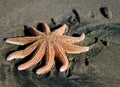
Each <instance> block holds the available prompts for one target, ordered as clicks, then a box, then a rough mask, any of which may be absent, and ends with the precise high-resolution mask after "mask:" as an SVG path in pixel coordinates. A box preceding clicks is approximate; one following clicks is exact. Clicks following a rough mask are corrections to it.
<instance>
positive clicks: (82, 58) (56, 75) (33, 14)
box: [0, 0, 120, 87]
mask: <svg viewBox="0 0 120 87" xmlns="http://www.w3.org/2000/svg"><path fill="white" fill-rule="evenodd" d="M119 4H120V1H119V0H115V1H114V0H101V1H100V0H89V2H88V0H75V1H72V0H66V1H61V0H56V1H49V0H46V1H45V0H40V1H39V0H34V1H33V0H20V1H17V0H9V1H8V0H1V1H0V13H1V14H0V27H1V29H0V30H1V31H0V58H1V61H0V87H26V86H29V87H67V86H69V87H119V86H120V67H119V66H120V43H119V42H120V39H119V38H120V15H119V13H120V10H119V8H120V6H119ZM42 22H46V23H48V24H49V26H50V27H51V28H53V27H55V26H58V25H59V24H64V23H66V24H67V25H68V30H67V31H66V33H65V34H66V35H70V36H78V35H80V34H81V33H82V32H84V33H85V34H86V39H85V41H84V42H82V43H78V44H79V45H88V46H90V50H89V51H88V52H86V53H81V54H67V56H68V58H69V61H70V63H71V66H70V68H69V69H68V70H67V71H66V72H63V73H60V72H59V71H58V68H59V62H58V61H57V60H56V65H55V68H53V69H52V70H51V71H50V72H49V73H47V74H45V75H36V74H35V73H34V71H33V68H34V67H32V68H29V69H27V70H25V71H18V70H17V68H16V66H15V65H16V63H19V62H20V60H13V61H11V62H8V61H6V56H7V55H8V54H9V53H10V52H12V51H15V50H18V49H19V46H16V45H11V44H7V43H5V42H4V38H8V37H14V36H23V35H25V33H24V25H27V24H30V25H33V26H37V25H38V24H39V23H42Z"/></svg>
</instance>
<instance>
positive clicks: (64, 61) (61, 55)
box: [54, 43, 69, 72]
mask: <svg viewBox="0 0 120 87" xmlns="http://www.w3.org/2000/svg"><path fill="white" fill-rule="evenodd" d="M54 49H55V55H56V56H57V57H56V58H57V59H58V60H59V61H60V62H61V63H62V66H61V67H60V72H63V71H65V70H67V69H68V66H69V61H68V59H67V56H66V54H65V52H64V51H63V49H62V47H61V46H60V45H57V44H56V43H54Z"/></svg>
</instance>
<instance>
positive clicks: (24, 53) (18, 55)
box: [7, 41, 39, 61]
mask: <svg viewBox="0 0 120 87" xmlns="http://www.w3.org/2000/svg"><path fill="white" fill-rule="evenodd" d="M38 45H39V44H38V41H36V42H35V43H33V44H31V45H30V46H28V47H27V48H25V49H24V50H20V51H15V52H13V53H11V54H10V55H9V56H8V57H7V60H8V61H10V60H12V59H18V58H24V57H26V56H28V55H29V54H31V53H32V52H33V51H34V50H35V49H36V48H37V46H38Z"/></svg>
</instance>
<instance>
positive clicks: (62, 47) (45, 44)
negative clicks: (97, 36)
mask: <svg viewBox="0 0 120 87" xmlns="http://www.w3.org/2000/svg"><path fill="white" fill-rule="evenodd" d="M27 27H28V29H29V31H31V32H32V33H33V34H34V36H24V37H15V38H8V39H6V40H5V41H6V42H7V43H11V44H16V45H25V44H28V43H31V45H29V46H28V47H26V48H25V49H23V50H20V51H15V52H13V53H11V54H10V55H9V56H8V57H7V60H8V61H9V60H12V59H18V58H20V59H22V58H25V57H26V56H28V55H30V54H31V53H32V52H33V51H35V53H34V55H33V57H32V58H31V59H30V60H28V61H27V62H25V63H23V64H20V65H19V66H18V70H25V69H27V68H29V67H31V66H32V65H35V64H37V63H38V62H40V61H41V59H42V58H43V56H44V55H45V58H46V60H45V65H44V66H43V67H41V68H39V69H37V71H36V73H37V74H44V73H46V72H48V71H50V70H51V68H52V67H53V65H54V63H55V62H54V58H55V56H56V58H57V59H58V60H59V61H60V62H61V64H62V65H61V67H60V72H63V71H65V70H67V69H68V67H69V61H68V59H67V56H66V54H65V52H67V53H81V52H86V51H88V50H89V47H88V46H78V45H75V44H74V43H77V42H80V41H83V40H84V38H85V34H84V33H82V34H81V36H80V37H71V36H65V35H63V33H64V32H65V29H66V28H67V25H66V24H64V25H62V26H61V27H60V28H58V29H56V30H54V31H53V32H51V31H50V28H49V27H48V25H47V24H46V23H43V27H44V29H45V31H44V32H41V31H39V30H37V29H36V28H34V27H33V26H27Z"/></svg>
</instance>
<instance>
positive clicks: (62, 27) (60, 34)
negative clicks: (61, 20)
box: [53, 24, 67, 36]
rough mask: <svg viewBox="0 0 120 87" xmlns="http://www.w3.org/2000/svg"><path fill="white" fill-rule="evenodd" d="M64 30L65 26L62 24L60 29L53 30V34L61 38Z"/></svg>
mask: <svg viewBox="0 0 120 87" xmlns="http://www.w3.org/2000/svg"><path fill="white" fill-rule="evenodd" d="M66 28H67V25H66V24H63V25H62V26H61V27H60V28H58V29H57V30H55V31H54V32H53V33H54V34H56V35H59V36H62V35H63V33H64V32H65V30H66Z"/></svg>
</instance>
